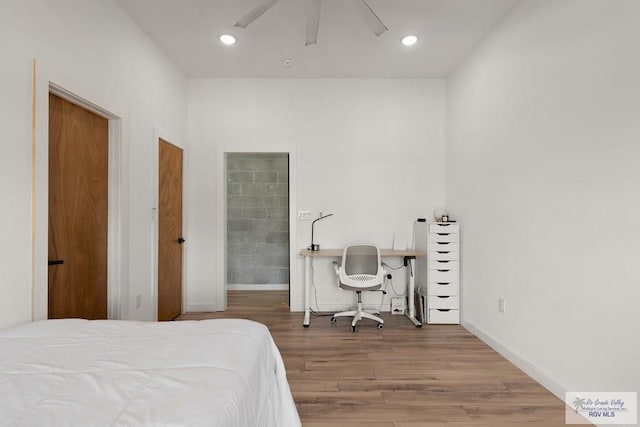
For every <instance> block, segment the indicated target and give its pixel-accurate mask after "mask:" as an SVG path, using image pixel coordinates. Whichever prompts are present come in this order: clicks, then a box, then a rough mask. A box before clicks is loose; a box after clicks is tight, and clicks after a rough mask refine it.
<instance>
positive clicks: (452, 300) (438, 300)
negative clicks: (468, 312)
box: [427, 295, 460, 310]
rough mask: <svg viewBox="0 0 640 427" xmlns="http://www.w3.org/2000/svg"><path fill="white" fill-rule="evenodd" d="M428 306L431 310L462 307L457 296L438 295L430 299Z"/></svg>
mask: <svg viewBox="0 0 640 427" xmlns="http://www.w3.org/2000/svg"><path fill="white" fill-rule="evenodd" d="M427 305H428V306H429V308H430V309H432V310H433V309H435V308H440V309H457V308H458V307H460V303H459V302H458V297H457V296H449V295H438V296H435V297H429V300H428V302H427Z"/></svg>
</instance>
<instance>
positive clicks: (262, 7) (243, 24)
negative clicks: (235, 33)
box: [234, 0, 278, 28]
mask: <svg viewBox="0 0 640 427" xmlns="http://www.w3.org/2000/svg"><path fill="white" fill-rule="evenodd" d="M277 2H278V0H264V1H263V2H262V3H260V4H259V5H257V6H256V7H255V8H253V10H251V12H249V13H247V14H246V15H245V16H244V17H243V18H242V19H241V20H239V21H238V22H237V23H236V25H234V27H240V28H247V25H249V24H251V23H252V22H253V21H255V20H256V19H258V18H260V16H262V14H263V13H265V12H266V11H267V10H269V9H271V6H273V5H274V4H276V3H277Z"/></svg>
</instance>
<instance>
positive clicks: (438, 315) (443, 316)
mask: <svg viewBox="0 0 640 427" xmlns="http://www.w3.org/2000/svg"><path fill="white" fill-rule="evenodd" d="M427 322H428V323H431V324H435V323H441V324H458V323H460V310H455V309H437V308H435V309H434V308H430V309H429V314H428V318H427Z"/></svg>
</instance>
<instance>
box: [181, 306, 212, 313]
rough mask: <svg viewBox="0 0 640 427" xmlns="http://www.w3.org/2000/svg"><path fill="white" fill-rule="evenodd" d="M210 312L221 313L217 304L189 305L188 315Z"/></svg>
mask: <svg viewBox="0 0 640 427" xmlns="http://www.w3.org/2000/svg"><path fill="white" fill-rule="evenodd" d="M210 311H220V310H218V307H216V306H215V304H189V305H187V311H186V312H187V313H205V312H210Z"/></svg>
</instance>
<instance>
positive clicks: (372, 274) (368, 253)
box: [338, 245, 384, 290]
mask: <svg viewBox="0 0 640 427" xmlns="http://www.w3.org/2000/svg"><path fill="white" fill-rule="evenodd" d="M338 275H339V279H340V284H341V285H340V287H342V288H345V287H344V286H343V285H346V286H348V287H349V289H352V288H353V289H363V290H366V289H379V288H380V287H381V286H382V283H383V281H384V274H383V270H382V264H381V262H380V251H379V250H378V248H377V247H375V246H372V245H355V246H347V247H346V248H345V249H344V252H343V253H342V265H341V266H340V269H339V272H338ZM345 289H347V288H345Z"/></svg>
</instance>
